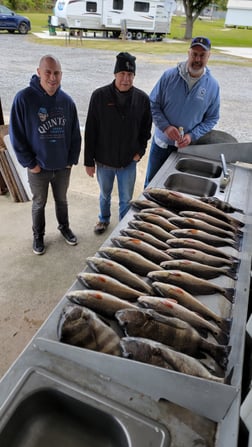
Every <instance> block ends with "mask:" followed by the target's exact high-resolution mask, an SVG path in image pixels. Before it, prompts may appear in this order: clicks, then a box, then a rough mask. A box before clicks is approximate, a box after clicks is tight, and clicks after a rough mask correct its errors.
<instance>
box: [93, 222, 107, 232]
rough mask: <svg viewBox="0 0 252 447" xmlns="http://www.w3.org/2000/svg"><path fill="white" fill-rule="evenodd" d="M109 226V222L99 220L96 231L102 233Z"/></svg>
mask: <svg viewBox="0 0 252 447" xmlns="http://www.w3.org/2000/svg"><path fill="white" fill-rule="evenodd" d="M108 226H109V222H97V224H96V225H95V227H94V232H95V233H96V234H102V233H104V231H106V229H107V228H108Z"/></svg>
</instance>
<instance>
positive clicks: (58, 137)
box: [9, 55, 81, 255]
mask: <svg viewBox="0 0 252 447" xmlns="http://www.w3.org/2000/svg"><path fill="white" fill-rule="evenodd" d="M61 79H62V71H61V64H60V62H59V61H58V59H57V58H55V57H54V56H51V55H45V56H43V57H42V58H41V59H40V62H39V67H38V69H37V74H34V75H33V76H32V78H31V81H30V86H29V87H27V88H25V89H23V90H21V91H20V92H18V93H17V95H16V96H15V98H14V101H13V105H12V109H11V115H10V125H9V133H10V139H11V142H12V145H13V148H14V151H15V153H16V156H17V159H18V161H19V163H20V164H21V165H22V166H23V167H25V168H27V170H28V180H29V184H30V187H31V191H32V194H33V198H32V229H33V235H34V239H33V252H34V253H35V254H37V255H42V254H43V253H44V252H45V246H44V234H45V206H46V202H47V195H48V188H49V184H51V187H52V192H53V197H54V200H55V211H56V217H57V220H58V229H59V231H60V232H61V234H62V236H63V237H64V239H65V241H66V242H67V243H68V244H70V245H76V244H77V238H76V236H75V235H74V234H73V233H72V231H71V229H70V227H69V219H68V204H67V190H68V186H69V180H70V174H71V167H72V165H74V164H75V165H76V164H77V163H78V160H79V155H80V149H81V133H80V127H79V120H78V116H77V110H76V106H75V103H74V102H73V100H72V98H71V97H70V96H69V95H67V94H66V93H65V92H64V91H63V90H61V86H60V83H61Z"/></svg>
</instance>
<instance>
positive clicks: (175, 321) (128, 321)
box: [115, 309, 231, 368]
mask: <svg viewBox="0 0 252 447" xmlns="http://www.w3.org/2000/svg"><path fill="white" fill-rule="evenodd" d="M115 317H116V319H117V321H118V322H119V324H120V326H121V327H122V329H123V330H124V332H125V334H126V335H127V336H133V337H143V338H149V339H151V340H155V341H158V342H160V343H164V344H166V345H169V346H172V347H173V348H175V349H176V350H178V351H180V352H183V353H185V354H188V355H192V356H194V357H199V358H200V357H202V356H203V357H204V355H205V353H208V354H209V355H211V356H212V357H213V358H214V359H215V360H216V362H217V363H218V364H219V365H220V366H221V367H222V368H225V367H226V365H227V358H228V354H229V352H230V349H231V346H224V345H216V344H214V343H211V342H209V341H208V340H205V339H204V338H203V337H201V336H200V335H199V333H198V332H197V331H196V330H195V329H194V328H193V327H192V326H191V325H190V324H188V323H186V322H185V321H182V320H180V319H179V318H175V317H167V316H164V315H160V314H158V313H157V312H155V311H153V310H151V309H148V310H140V309H139V310H135V309H123V310H119V311H117V312H116V314H115Z"/></svg>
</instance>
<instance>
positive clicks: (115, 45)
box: [26, 11, 252, 54]
mask: <svg viewBox="0 0 252 447" xmlns="http://www.w3.org/2000/svg"><path fill="white" fill-rule="evenodd" d="M52 14H53V13H52V11H48V12H47V13H33V12H31V13H29V12H27V13H26V15H27V16H28V17H29V18H30V20H31V24H32V32H42V31H44V30H46V29H48V15H52ZM56 31H57V30H56ZM184 33H185V17H178V16H174V17H173V18H172V23H171V33H170V34H169V35H168V36H167V37H168V38H169V39H173V40H174V43H172V45H170V46H169V51H172V52H177V53H180V52H181V53H183V52H185V50H186V49H187V48H188V42H185V43H184V44H183V43H175V42H176V40H179V41H183V38H184ZM197 35H198V36H199V35H206V36H208V37H209V38H210V40H211V42H212V46H223V47H224V46H230V47H252V43H251V42H252V28H250V29H247V28H244V29H241V28H225V26H224V20H223V19H221V20H208V19H204V20H197V21H196V22H195V24H194V27H193V36H197ZM33 38H34V39H35V40H38V41H39V39H37V38H35V37H33ZM48 43H52V44H53V45H55V44H57V45H65V42H64V40H62V41H60V40H54V39H51V40H50V41H48ZM85 47H86V48H94V49H95V48H99V49H103V50H111V49H113V50H115V51H121V49H122V48H123V50H124V51H130V50H131V51H132V50H133V49H134V51H135V52H147V53H149V52H150V53H152V52H153V49H154V48H155V53H157V54H158V53H160V54H162V53H165V52H167V45H166V44H164V43H163V42H155V43H153V42H152V43H148V44H143V42H138V41H122V40H118V41H115V40H107V41H95V40H94V41H92V40H86V41H85Z"/></svg>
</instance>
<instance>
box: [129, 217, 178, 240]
mask: <svg viewBox="0 0 252 447" xmlns="http://www.w3.org/2000/svg"><path fill="white" fill-rule="evenodd" d="M128 225H129V227H130V228H136V229H137V230H140V231H145V232H146V233H150V234H152V235H153V236H155V237H156V238H158V239H160V240H161V241H163V242H166V241H167V240H168V239H172V238H174V237H175V236H173V235H172V234H171V233H169V232H168V231H166V230H164V229H163V228H161V227H160V226H159V225H155V224H152V223H150V222H144V221H143V220H137V219H134V220H130V221H129V222H128Z"/></svg>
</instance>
